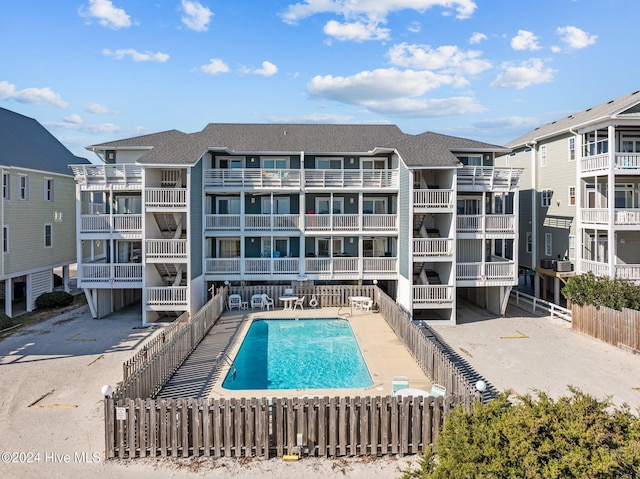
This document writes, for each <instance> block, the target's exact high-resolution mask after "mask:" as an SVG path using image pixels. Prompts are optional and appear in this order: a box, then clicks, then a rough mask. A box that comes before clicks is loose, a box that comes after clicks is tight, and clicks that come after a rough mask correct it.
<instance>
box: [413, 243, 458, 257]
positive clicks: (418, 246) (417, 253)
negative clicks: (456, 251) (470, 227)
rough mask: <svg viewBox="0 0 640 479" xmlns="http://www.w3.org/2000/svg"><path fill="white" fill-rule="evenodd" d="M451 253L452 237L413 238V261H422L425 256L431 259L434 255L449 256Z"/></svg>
mask: <svg viewBox="0 0 640 479" xmlns="http://www.w3.org/2000/svg"><path fill="white" fill-rule="evenodd" d="M452 254H453V239H452V238H414V240H413V258H414V261H416V260H417V261H424V260H425V258H429V260H433V259H434V257H438V256H446V257H449V256H451V255H452Z"/></svg>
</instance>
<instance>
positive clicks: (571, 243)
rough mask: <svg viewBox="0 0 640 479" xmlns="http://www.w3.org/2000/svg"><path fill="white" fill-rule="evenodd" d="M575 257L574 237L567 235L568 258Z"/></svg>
mask: <svg viewBox="0 0 640 479" xmlns="http://www.w3.org/2000/svg"><path fill="white" fill-rule="evenodd" d="M575 257H576V237H575V236H573V235H569V259H575Z"/></svg>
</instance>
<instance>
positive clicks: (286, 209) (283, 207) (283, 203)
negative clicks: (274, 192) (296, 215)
mask: <svg viewBox="0 0 640 479" xmlns="http://www.w3.org/2000/svg"><path fill="white" fill-rule="evenodd" d="M271 204H272V203H271V198H268V197H266V198H262V214H263V215H269V214H274V215H288V214H290V212H291V201H290V199H289V197H284V196H281V197H276V196H274V197H273V211H272V209H271Z"/></svg>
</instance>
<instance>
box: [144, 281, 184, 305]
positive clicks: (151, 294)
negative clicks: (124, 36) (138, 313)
mask: <svg viewBox="0 0 640 479" xmlns="http://www.w3.org/2000/svg"><path fill="white" fill-rule="evenodd" d="M146 293H147V305H149V306H174V307H175V306H187V287H186V286H166V287H152V288H146Z"/></svg>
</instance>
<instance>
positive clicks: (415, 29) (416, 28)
mask: <svg viewBox="0 0 640 479" xmlns="http://www.w3.org/2000/svg"><path fill="white" fill-rule="evenodd" d="M407 30H409V31H410V32H411V33H420V30H422V25H420V23H419V22H411V24H410V25H409V26H408V27H407Z"/></svg>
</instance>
